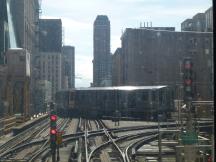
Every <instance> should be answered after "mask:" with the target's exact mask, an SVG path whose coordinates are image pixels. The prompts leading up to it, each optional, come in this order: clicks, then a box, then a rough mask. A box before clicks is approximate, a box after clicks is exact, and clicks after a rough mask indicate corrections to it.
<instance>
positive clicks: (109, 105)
mask: <svg viewBox="0 0 216 162" xmlns="http://www.w3.org/2000/svg"><path fill="white" fill-rule="evenodd" d="M56 108H57V113H58V115H59V116H65V117H66V116H67V117H86V118H106V117H111V116H115V112H116V111H118V112H119V113H120V115H121V117H128V118H129V117H130V118H139V119H157V116H158V114H161V115H162V116H164V117H166V116H170V113H171V112H172V111H174V93H173V89H172V88H171V87H169V86H119V87H90V88H76V89H71V90H65V91H64V90H63V91H59V92H57V93H56Z"/></svg>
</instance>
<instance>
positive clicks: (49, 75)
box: [37, 52, 61, 99]
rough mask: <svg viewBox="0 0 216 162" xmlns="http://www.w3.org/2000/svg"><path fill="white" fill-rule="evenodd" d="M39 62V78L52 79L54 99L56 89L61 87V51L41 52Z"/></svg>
mask: <svg viewBox="0 0 216 162" xmlns="http://www.w3.org/2000/svg"><path fill="white" fill-rule="evenodd" d="M37 63H38V65H39V69H40V70H39V73H38V76H39V79H40V80H47V81H50V82H51V84H52V90H51V92H52V99H54V98H55V93H56V91H59V90H60V89H61V53H59V52H40V55H39V56H38V59H37Z"/></svg>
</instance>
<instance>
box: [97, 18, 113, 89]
mask: <svg viewBox="0 0 216 162" xmlns="http://www.w3.org/2000/svg"><path fill="white" fill-rule="evenodd" d="M93 37H94V41H93V44H94V45H93V47H94V59H93V86H110V85H111V54H110V21H109V19H108V17H107V16H106V15H98V16H97V18H96V20H95V21H94V34H93Z"/></svg>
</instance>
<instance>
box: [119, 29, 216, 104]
mask: <svg viewBox="0 0 216 162" xmlns="http://www.w3.org/2000/svg"><path fill="white" fill-rule="evenodd" d="M121 40H122V52H121V54H122V57H121V58H122V67H121V68H122V69H121V71H122V73H120V74H119V75H122V76H120V77H122V78H123V79H122V83H120V85H144V86H148V85H171V86H173V87H176V90H177V89H179V91H181V87H182V74H183V73H182V67H181V66H182V61H183V59H184V57H187V56H188V57H191V58H192V59H193V62H194V67H193V68H194V92H195V95H196V94H200V95H201V96H202V98H203V99H206V100H207V99H212V73H211V72H212V54H213V46H212V41H213V35H212V33H206V32H174V31H164V30H150V29H145V28H140V29H131V28H128V29H126V31H125V32H124V34H123V35H122V38H121ZM203 76H205V77H203Z"/></svg>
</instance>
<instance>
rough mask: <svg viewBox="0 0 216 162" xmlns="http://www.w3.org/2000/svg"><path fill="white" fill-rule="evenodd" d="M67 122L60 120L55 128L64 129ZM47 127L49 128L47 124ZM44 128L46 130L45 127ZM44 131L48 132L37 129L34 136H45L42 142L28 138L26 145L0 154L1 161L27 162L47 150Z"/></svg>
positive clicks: (47, 141)
mask: <svg viewBox="0 0 216 162" xmlns="http://www.w3.org/2000/svg"><path fill="white" fill-rule="evenodd" d="M68 122H69V119H67V120H63V119H60V120H59V122H58V123H57V127H60V128H64V127H66V125H67V123H68ZM47 125H48V127H49V122H48V124H47ZM45 127H46V128H47V126H45ZM44 131H45V132H49V130H47V129H44V128H43V129H38V134H36V137H40V136H41V134H43V135H44V136H45V139H44V140H41V141H35V138H29V142H28V143H25V144H22V145H21V146H19V147H13V148H12V149H10V150H9V151H7V152H4V153H3V154H2V157H1V159H16V160H17V159H22V160H27V161H31V160H34V159H35V158H37V157H38V156H39V155H40V154H41V153H43V152H44V151H45V150H47V149H49V145H48V144H49V138H48V137H47V136H48V135H47V133H44ZM30 141H31V142H30ZM35 146H36V147H35ZM20 150H21V151H20ZM25 150H26V151H25ZM29 150H30V151H29ZM14 153H15V154H14Z"/></svg>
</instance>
